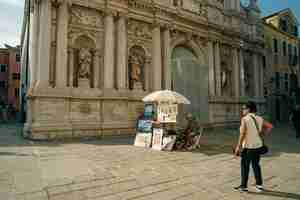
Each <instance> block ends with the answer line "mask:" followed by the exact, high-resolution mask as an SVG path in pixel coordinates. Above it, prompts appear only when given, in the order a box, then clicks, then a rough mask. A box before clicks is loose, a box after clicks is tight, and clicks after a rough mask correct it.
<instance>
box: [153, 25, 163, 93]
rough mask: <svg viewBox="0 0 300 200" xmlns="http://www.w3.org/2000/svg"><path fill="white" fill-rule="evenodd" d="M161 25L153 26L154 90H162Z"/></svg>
mask: <svg viewBox="0 0 300 200" xmlns="http://www.w3.org/2000/svg"><path fill="white" fill-rule="evenodd" d="M160 33H161V32H160V24H158V23H155V24H154V25H153V30H152V34H153V37H152V38H153V39H152V45H153V47H152V60H153V62H152V70H153V71H152V72H153V73H152V77H153V89H154V90H161V83H162V81H161V80H162V79H161V78H162V59H161V55H162V54H161V35H160Z"/></svg>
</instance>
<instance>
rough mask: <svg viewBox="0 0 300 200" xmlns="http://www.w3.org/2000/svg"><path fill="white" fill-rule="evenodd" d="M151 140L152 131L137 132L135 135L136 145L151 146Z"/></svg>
mask: <svg viewBox="0 0 300 200" xmlns="http://www.w3.org/2000/svg"><path fill="white" fill-rule="evenodd" d="M151 140H152V134H151V133H137V134H136V136H135V141H134V146H137V147H146V148H149V147H150V146H151Z"/></svg>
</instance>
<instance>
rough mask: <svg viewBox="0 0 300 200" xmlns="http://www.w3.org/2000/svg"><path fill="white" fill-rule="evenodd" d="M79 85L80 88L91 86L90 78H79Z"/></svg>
mask: <svg viewBox="0 0 300 200" xmlns="http://www.w3.org/2000/svg"><path fill="white" fill-rule="evenodd" d="M78 87H79V88H85V89H86V88H90V80H89V79H78Z"/></svg>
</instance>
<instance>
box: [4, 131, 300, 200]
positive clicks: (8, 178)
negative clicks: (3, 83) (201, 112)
mask: <svg viewBox="0 0 300 200" xmlns="http://www.w3.org/2000/svg"><path fill="white" fill-rule="evenodd" d="M21 128H22V127H21V126H19V125H17V126H15V125H6V126H5V125H0V200H69V199H70V200H100V199H101V200H133V199H137V200H143V199H144V200H148V199H155V200H156V199H159V200H173V199H178V200H186V199H188V200H194V199H195V200H199V199H207V200H243V199H247V200H252V199H253V200H256V199H266V200H269V199H271V200H277V199H280V200H283V199H285V200H287V199H292V200H293V199H298V200H300V190H299V188H300V181H299V180H300V147H299V146H300V141H299V140H298V141H296V140H295V138H294V133H293V130H292V129H290V128H289V127H287V126H280V127H278V128H276V129H275V131H274V133H273V134H272V137H270V138H268V139H267V142H268V144H271V151H272V152H271V154H270V155H268V156H266V157H264V158H262V170H263V177H264V183H265V187H266V189H267V191H266V192H263V193H260V194H258V193H257V192H255V190H254V186H255V180H254V177H253V173H252V172H251V174H250V178H249V190H250V192H249V193H247V194H241V193H239V192H236V191H234V190H233V187H234V186H236V185H238V184H239V182H240V169H239V162H240V160H239V158H235V157H233V156H232V154H231V151H232V146H233V144H235V143H236V141H237V133H236V131H235V130H228V129H223V130H222V129H219V130H214V131H210V132H206V133H205V134H204V136H203V140H202V143H201V147H200V149H199V150H196V151H193V152H160V151H155V150H151V149H145V148H140V147H134V146H132V143H133V138H122V139H118V138H113V139H109V140H104V141H96V140H94V141H86V140H85V141H73V142H51V143H49V142H33V141H26V140H23V139H22V138H20V137H19V134H20V132H21ZM282 133H284V134H282Z"/></svg>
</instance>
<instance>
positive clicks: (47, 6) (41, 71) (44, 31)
mask: <svg viewBox="0 0 300 200" xmlns="http://www.w3.org/2000/svg"><path fill="white" fill-rule="evenodd" d="M39 2H40V29H39V37H38V39H39V40H38V43H39V48H38V51H39V52H40V53H39V57H38V65H37V69H38V72H37V73H38V74H37V83H36V87H37V89H38V90H40V89H41V88H48V87H49V73H50V43H51V1H48V0H41V1H39Z"/></svg>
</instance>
